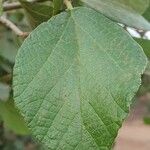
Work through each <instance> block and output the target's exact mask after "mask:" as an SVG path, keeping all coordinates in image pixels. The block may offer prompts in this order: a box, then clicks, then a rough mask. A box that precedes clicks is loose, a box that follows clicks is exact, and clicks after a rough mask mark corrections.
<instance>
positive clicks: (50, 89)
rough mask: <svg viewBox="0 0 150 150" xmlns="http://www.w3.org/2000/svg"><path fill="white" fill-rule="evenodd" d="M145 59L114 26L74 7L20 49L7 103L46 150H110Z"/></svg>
mask: <svg viewBox="0 0 150 150" xmlns="http://www.w3.org/2000/svg"><path fill="white" fill-rule="evenodd" d="M146 62H147V60H146V56H145V54H144V53H143V51H142V49H141V47H139V45H138V44H137V43H136V42H135V41H134V40H133V39H132V38H131V37H130V36H129V35H128V34H127V33H126V32H125V31H124V30H123V29H122V28H121V27H120V26H118V25H116V23H114V22H112V21H111V20H109V19H108V18H106V17H105V16H103V15H102V14H100V13H98V12H96V11H94V10H92V9H90V8H84V7H79V8H75V9H73V10H71V11H68V12H64V13H61V14H59V15H58V16H55V17H53V18H52V19H50V20H49V21H48V22H47V23H43V24H41V25H40V26H39V27H37V28H36V29H35V30H34V31H33V32H32V33H31V34H30V36H29V37H28V38H27V39H26V40H25V42H24V43H23V45H22V46H21V48H20V50H19V53H18V55H17V59H16V64H15V67H14V82H13V86H14V98H15V102H16V105H17V106H18V108H19V109H20V111H21V113H22V115H23V116H24V118H25V120H26V121H27V123H28V126H29V127H30V128H31V130H32V133H33V135H34V136H36V138H37V139H39V140H40V141H41V142H42V143H44V144H45V145H46V146H48V148H49V149H53V150H59V149H61V150H75V149H76V150H87V149H88V150H110V149H111V146H112V144H113V142H114V139H115V137H116V136H117V131H118V129H119V128H120V126H121V124H122V121H123V120H124V119H125V117H126V116H127V114H128V111H129V106H130V104H131V103H132V98H133V96H134V94H135V92H136V91H137V90H138V87H139V85H140V76H141V74H142V73H143V71H144V68H145V66H146Z"/></svg>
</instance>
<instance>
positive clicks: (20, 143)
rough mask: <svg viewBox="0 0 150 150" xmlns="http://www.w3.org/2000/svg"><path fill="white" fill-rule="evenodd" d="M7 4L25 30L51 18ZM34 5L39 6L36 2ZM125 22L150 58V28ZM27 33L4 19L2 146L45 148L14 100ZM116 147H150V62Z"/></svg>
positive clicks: (6, 149)
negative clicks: (15, 72)
mask: <svg viewBox="0 0 150 150" xmlns="http://www.w3.org/2000/svg"><path fill="white" fill-rule="evenodd" d="M6 4H7V3H6ZM6 6H7V5H5V8H6V11H5V13H4V15H5V16H6V17H7V18H8V19H9V20H10V21H11V22H13V23H14V25H16V26H17V27H18V28H19V29H20V30H21V31H22V32H23V33H28V32H30V31H31V30H32V29H33V28H35V27H36V26H37V25H38V24H40V23H41V21H42V22H43V21H44V20H46V19H48V18H44V19H43V20H38V18H39V17H36V13H35V14H34V15H32V16H29V15H28V14H27V16H28V17H27V18H26V17H25V16H26V15H25V14H26V13H27V12H26V11H24V10H22V9H20V7H19V6H18V5H17V6H18V8H17V9H16V10H11V11H9V10H8V8H7V7H6ZM34 7H39V6H38V5H37V6H36V5H34ZM40 8H41V6H40ZM32 10H34V8H33V9H32ZM40 10H41V11H42V9H40ZM121 26H122V27H123V28H124V29H125V30H127V32H129V33H130V34H131V35H132V36H133V37H134V38H135V40H136V41H137V42H138V43H139V44H140V45H141V46H142V47H143V49H144V51H145V53H146V54H147V56H149V58H150V41H149V39H150V32H144V31H137V30H135V29H132V28H128V27H126V26H123V25H121ZM26 35H27V34H25V35H24V36H17V35H16V34H15V33H14V32H12V31H11V30H10V29H8V28H7V27H6V26H4V25H3V24H2V23H0V150H38V149H43V148H42V147H41V145H40V144H37V143H36V141H35V140H34V139H33V138H32V137H31V135H30V131H29V130H28V128H27V127H26V125H25V123H24V121H23V119H22V117H21V116H20V114H19V113H18V110H17V109H16V108H15V106H14V100H13V91H12V71H13V66H14V63H15V56H16V54H17V51H18V48H19V47H20V45H21V44H22V42H23V41H24V39H25V36H26ZM149 58H148V59H149ZM114 150H150V64H148V66H147V69H146V71H145V73H144V74H143V75H142V85H141V87H140V89H139V91H138V93H137V94H136V95H135V98H134V104H133V105H132V107H131V112H130V114H129V116H128V118H127V119H126V120H125V122H124V124H123V126H122V128H121V129H120V130H119V135H118V137H117V139H116V142H115V143H114Z"/></svg>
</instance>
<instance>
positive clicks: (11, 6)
mask: <svg viewBox="0 0 150 150" xmlns="http://www.w3.org/2000/svg"><path fill="white" fill-rule="evenodd" d="M20 8H22V7H21V4H20V3H19V2H14V3H7V4H6V3H5V4H4V5H3V11H9V10H14V9H20Z"/></svg>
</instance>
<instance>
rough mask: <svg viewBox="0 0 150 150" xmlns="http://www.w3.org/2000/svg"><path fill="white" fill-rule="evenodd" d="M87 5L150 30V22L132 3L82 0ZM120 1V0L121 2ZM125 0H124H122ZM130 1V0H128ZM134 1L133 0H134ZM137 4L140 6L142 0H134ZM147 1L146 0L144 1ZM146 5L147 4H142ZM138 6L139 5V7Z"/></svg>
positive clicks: (111, 17) (126, 23)
mask: <svg viewBox="0 0 150 150" xmlns="http://www.w3.org/2000/svg"><path fill="white" fill-rule="evenodd" d="M82 1H83V2H84V3H85V4H86V5H88V6H90V7H92V8H94V9H96V10H97V11H99V12H101V13H102V14H104V15H105V16H107V17H109V18H110V19H112V20H114V21H117V22H119V23H123V24H125V25H127V26H130V27H134V28H137V29H142V30H150V23H149V22H148V21H147V20H145V18H144V17H143V16H141V15H140V14H139V12H137V11H136V9H135V8H132V5H131V6H129V4H130V3H129V4H128V5H124V4H123V3H121V0H114V1H112V0H82ZM119 1H120V2H119ZM122 1H124V0H122ZM128 1H129V0H128ZM132 1H133V0H132ZM134 1H135V6H137V4H138V6H139V4H140V3H141V0H138V1H137V0H134ZM146 1H147V0H146ZM143 2H145V1H143ZM141 6H145V5H141ZM137 8H138V7H137Z"/></svg>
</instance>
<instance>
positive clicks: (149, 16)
mask: <svg viewBox="0 0 150 150" xmlns="http://www.w3.org/2000/svg"><path fill="white" fill-rule="evenodd" d="M143 16H144V17H145V18H146V19H147V20H148V21H149V22H150V5H149V7H148V9H147V11H146V12H145V13H144V14H143Z"/></svg>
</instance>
